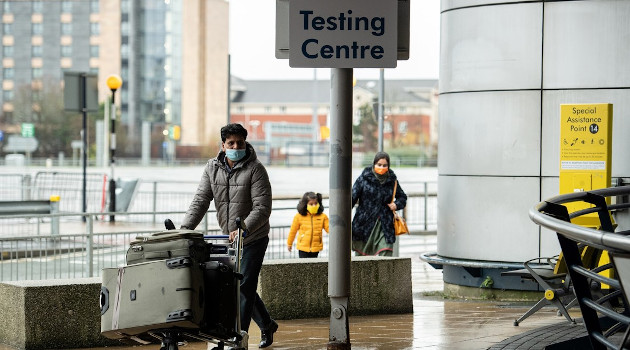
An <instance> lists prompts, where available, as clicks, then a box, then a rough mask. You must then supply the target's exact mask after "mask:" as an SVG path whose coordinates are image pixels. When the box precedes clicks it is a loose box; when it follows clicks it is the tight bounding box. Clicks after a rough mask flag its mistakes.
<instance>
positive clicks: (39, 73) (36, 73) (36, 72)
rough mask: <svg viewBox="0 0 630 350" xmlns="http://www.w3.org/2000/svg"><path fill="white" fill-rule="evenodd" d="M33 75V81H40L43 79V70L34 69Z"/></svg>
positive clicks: (32, 70)
mask: <svg viewBox="0 0 630 350" xmlns="http://www.w3.org/2000/svg"><path fill="white" fill-rule="evenodd" d="M31 74H32V75H33V79H39V78H41V77H42V69H41V68H32V69H31Z"/></svg>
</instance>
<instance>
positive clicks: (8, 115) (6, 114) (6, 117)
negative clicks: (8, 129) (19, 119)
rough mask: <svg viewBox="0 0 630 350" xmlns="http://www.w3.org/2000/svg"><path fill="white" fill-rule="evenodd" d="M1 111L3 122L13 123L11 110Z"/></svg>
mask: <svg viewBox="0 0 630 350" xmlns="http://www.w3.org/2000/svg"><path fill="white" fill-rule="evenodd" d="M2 113H3V117H4V121H5V123H8V124H12V123H13V112H7V111H4V112H2Z"/></svg>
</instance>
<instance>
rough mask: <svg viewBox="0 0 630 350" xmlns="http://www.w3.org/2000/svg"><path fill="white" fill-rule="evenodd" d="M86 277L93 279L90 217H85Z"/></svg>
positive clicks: (92, 229)
mask: <svg viewBox="0 0 630 350" xmlns="http://www.w3.org/2000/svg"><path fill="white" fill-rule="evenodd" d="M86 231H87V232H86V233H87V251H86V254H87V257H86V259H87V265H88V266H87V275H88V277H94V217H92V215H88V216H87V225H86Z"/></svg>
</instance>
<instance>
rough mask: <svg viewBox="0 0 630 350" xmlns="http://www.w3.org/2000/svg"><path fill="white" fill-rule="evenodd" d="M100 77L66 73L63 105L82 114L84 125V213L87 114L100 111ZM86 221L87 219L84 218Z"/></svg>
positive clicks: (85, 204) (84, 203) (64, 75)
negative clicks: (98, 84)
mask: <svg viewBox="0 0 630 350" xmlns="http://www.w3.org/2000/svg"><path fill="white" fill-rule="evenodd" d="M97 80H98V76H97V75H96V74H89V73H83V72H64V73H63V81H64V92H63V103H64V108H65V110H67V111H76V112H81V115H82V117H83V124H82V129H81V140H82V142H83V150H82V152H81V153H82V155H81V158H82V159H83V205H82V208H83V212H84V213H85V212H87V174H86V173H87V112H95V111H97V110H98V86H97ZM83 221H85V217H83Z"/></svg>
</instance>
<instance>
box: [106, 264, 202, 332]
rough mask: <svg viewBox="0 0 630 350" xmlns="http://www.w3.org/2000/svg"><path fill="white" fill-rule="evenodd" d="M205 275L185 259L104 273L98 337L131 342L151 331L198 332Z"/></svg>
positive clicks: (126, 267) (130, 266) (132, 266)
mask: <svg viewBox="0 0 630 350" xmlns="http://www.w3.org/2000/svg"><path fill="white" fill-rule="evenodd" d="M203 275H204V271H203V268H202V267H200V266H199V264H198V263H196V262H194V260H193V259H191V258H189V257H181V258H175V259H167V260H158V261H152V262H145V263H140V264H135V265H128V266H124V267H120V268H108V269H103V284H102V288H101V333H102V334H103V335H104V336H105V337H107V338H111V339H120V338H132V339H133V338H134V336H137V335H139V334H142V333H146V332H148V331H150V330H159V329H167V328H169V329H172V328H181V329H190V330H195V329H198V328H199V326H200V323H201V322H202V320H203V318H204V303H205V294H204V288H205V286H204V276H203Z"/></svg>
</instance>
